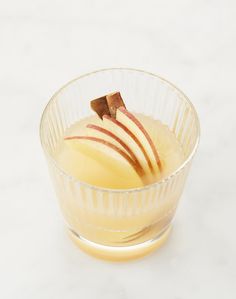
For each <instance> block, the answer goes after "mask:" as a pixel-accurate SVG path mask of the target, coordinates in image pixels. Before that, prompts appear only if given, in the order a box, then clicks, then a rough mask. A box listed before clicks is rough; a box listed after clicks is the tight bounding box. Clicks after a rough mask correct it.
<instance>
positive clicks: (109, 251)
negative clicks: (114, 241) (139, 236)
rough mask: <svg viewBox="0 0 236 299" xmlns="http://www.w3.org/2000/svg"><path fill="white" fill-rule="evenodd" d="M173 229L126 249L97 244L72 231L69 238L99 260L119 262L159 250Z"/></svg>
mask: <svg viewBox="0 0 236 299" xmlns="http://www.w3.org/2000/svg"><path fill="white" fill-rule="evenodd" d="M171 228H172V226H171V225H170V226H168V227H167V229H165V231H163V232H162V233H161V234H160V235H158V236H157V237H156V238H155V239H152V240H148V241H146V242H144V243H141V244H137V245H132V246H126V247H125V246H122V247H118V246H117V247H115V246H106V245H101V244H97V243H94V242H92V241H89V240H87V239H85V238H83V237H81V236H79V235H78V234H76V233H75V232H73V231H72V230H70V229H69V230H68V231H69V236H70V238H71V239H72V240H73V242H74V243H75V244H76V245H77V246H78V247H79V248H80V249H82V250H83V251H85V252H86V253H88V254H90V255H92V256H95V257H96V258H99V259H104V260H109V261H117V262H119V261H126V260H132V259H137V258H141V257H143V256H145V255H147V254H149V253H151V252H153V251H154V250H156V249H158V248H159V247H161V246H162V245H163V244H164V243H165V242H166V240H167V239H168V236H169V234H170V231H171Z"/></svg>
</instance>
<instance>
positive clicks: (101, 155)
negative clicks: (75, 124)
mask: <svg viewBox="0 0 236 299" xmlns="http://www.w3.org/2000/svg"><path fill="white" fill-rule="evenodd" d="M64 140H74V141H75V142H76V143H75V144H73V145H72V146H73V147H74V148H75V149H77V150H80V151H81V152H83V153H84V154H87V155H90V156H91V157H92V158H94V159H96V160H97V161H100V162H101V163H104V164H107V165H109V167H111V168H113V166H112V165H115V164H117V161H118V162H119V164H120V167H122V164H127V163H128V164H129V166H131V168H132V169H133V170H134V171H135V173H136V174H137V175H138V176H139V178H140V179H141V181H142V183H143V184H147V178H146V175H145V172H144V170H143V168H142V167H141V165H140V164H138V163H136V162H135V161H134V160H133V159H132V158H131V157H130V156H129V155H128V154H127V153H126V152H125V151H124V150H122V149H121V148H119V147H117V146H116V145H114V144H113V143H111V142H109V141H106V140H105V139H102V138H97V137H94V136H69V137H65V138H64ZM126 169H127V167H126Z"/></svg>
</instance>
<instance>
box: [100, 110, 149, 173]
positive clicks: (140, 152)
mask: <svg viewBox="0 0 236 299" xmlns="http://www.w3.org/2000/svg"><path fill="white" fill-rule="evenodd" d="M117 111H118V110H117ZM103 124H104V127H105V128H106V129H107V130H109V131H110V132H113V133H114V134H115V135H116V136H119V138H120V139H121V140H122V141H123V142H124V143H126V144H128V145H129V147H130V149H131V150H132V152H133V153H134V155H135V156H136V157H137V159H138V161H139V163H140V164H141V166H142V167H143V169H144V171H145V173H146V174H147V175H150V173H151V174H152V173H153V167H152V164H151V161H150V159H149V157H148V155H147V153H146V150H145V148H144V146H143V145H142V143H141V142H140V141H139V140H138V138H137V137H136V136H135V135H134V134H133V133H132V132H131V131H130V130H129V129H128V128H127V127H126V126H125V125H123V124H122V123H121V122H119V121H118V120H116V119H114V118H112V117H109V116H108V115H104V116H103Z"/></svg>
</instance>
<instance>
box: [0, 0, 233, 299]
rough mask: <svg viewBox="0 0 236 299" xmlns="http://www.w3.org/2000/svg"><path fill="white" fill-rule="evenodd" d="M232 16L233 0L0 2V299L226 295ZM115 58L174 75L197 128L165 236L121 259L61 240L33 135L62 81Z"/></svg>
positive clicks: (229, 280) (229, 279) (229, 281)
mask: <svg viewBox="0 0 236 299" xmlns="http://www.w3.org/2000/svg"><path fill="white" fill-rule="evenodd" d="M235 14H236V2H235V1H234V0H232V1H230V0H228V1H227V0H225V1H217V0H214V1H213V0H212V1H211V0H196V1H194V0H181V1H178V0H176V1H175V0H173V1H168V0H163V1H161V0H156V1H155V0H153V1H151V0H145V1H138V0H136V1H119V0H117V1H112V0H100V1H92V0H86V1H85V0H84V1H82V0H77V1H69V0H68V1H62V0H61V1H49V0H36V1H32V0H29V1H27V0H21V1H17V0H16V1H10V0H8V1H3V0H1V1H0V138H1V141H0V142H1V147H0V167H1V171H0V298H2V299H13V298H16V299H21V298H22V299H53V298H57V299H74V298H76V299H77V298H81V299H90V298H96V299H100V298H101V299H108V298H113V299H127V298H135V299H141V298H161V299H189V298H191V299H195V298H201V299H202V298H203V299H205V298H207V299H208V298H214V299H218V298H219V299H221V298H227V299H233V298H236V233H235V230H236V216H235V213H236V175H235V172H236V171H235V169H236V158H235V155H236V142H235V132H236V102H235V101H236V98H235V95H236V93H235V89H236V87H235V86H236V84H235V81H236V74H235V73H236V72H235V69H236V59H235V54H236V20H235ZM114 66H127V67H135V68H141V69H144V70H148V71H151V72H154V73H157V74H160V75H162V76H163V77H166V78H167V79H169V80H170V81H172V82H173V83H175V84H176V85H177V86H179V87H180V88H181V89H182V90H184V91H185V93H186V94H187V95H188V96H189V97H190V99H191V100H192V102H193V103H194V105H195V106H196V109H197V111H198V112H199V116H200V121H201V128H202V136H201V144H200V148H199V151H198V155H197V157H196V159H195V161H194V164H193V167H192V171H191V175H190V177H189V179H188V182H187V187H186V189H185V192H184V195H183V197H182V201H181V203H180V207H179V209H178V213H177V217H176V221H175V226H174V230H173V232H172V235H171V237H170V239H169V241H168V242H167V244H166V245H165V246H164V247H163V248H161V249H160V250H159V251H157V252H155V253H154V254H152V255H150V256H148V257H146V258H144V259H142V260H138V261H134V262H130V263H119V264H113V263H106V262H103V261H100V260H96V259H94V258H92V257H90V256H87V255H86V254H84V253H82V252H81V251H80V250H78V249H77V248H76V247H75V245H74V244H72V242H71V241H70V240H69V239H68V237H67V235H66V233H65V230H64V225H63V221H62V217H61V214H60V211H59V208H58V206H57V201H56V198H55V195H54V192H53V189H52V186H51V183H50V180H49V176H48V172H47V167H46V162H45V160H44V157H43V153H42V150H41V147H40V142H39V135H38V127H39V120H40V115H41V113H42V110H43V108H44V106H45V105H46V103H47V101H48V99H49V98H50V96H51V95H52V94H53V93H54V92H55V91H56V90H57V89H58V88H59V87H60V86H61V85H63V84H64V83H66V82H67V81H69V80H70V79H72V78H74V77H76V76H78V75H81V74H83V73H85V72H89V71H92V70H95V69H99V68H104V67H114Z"/></svg>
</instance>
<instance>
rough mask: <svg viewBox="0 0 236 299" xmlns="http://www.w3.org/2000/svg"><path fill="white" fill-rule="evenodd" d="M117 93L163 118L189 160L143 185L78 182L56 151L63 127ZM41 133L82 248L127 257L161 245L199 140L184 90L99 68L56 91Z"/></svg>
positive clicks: (100, 254) (131, 104)
mask: <svg viewBox="0 0 236 299" xmlns="http://www.w3.org/2000/svg"><path fill="white" fill-rule="evenodd" d="M114 91H120V92H121V94H122V96H123V98H124V99H125V102H126V105H127V107H129V110H131V111H133V112H137V113H140V112H141V113H143V114H144V115H146V116H150V117H152V118H154V119H158V120H160V121H161V122H162V123H163V124H165V125H167V126H168V127H169V129H170V130H171V131H172V132H173V133H174V135H175V136H176V138H177V140H178V141H179V143H180V144H181V147H182V149H183V152H184V161H183V163H182V164H181V165H180V166H179V168H178V169H176V170H175V171H174V172H173V173H171V174H170V175H169V176H168V177H166V178H164V179H162V180H161V181H159V182H156V183H153V184H150V185H147V186H144V187H141V188H133V189H107V188H99V187H95V186H93V185H89V184H87V183H85V182H82V181H79V180H78V179H76V178H75V177H73V176H71V175H70V174H69V173H66V172H65V171H64V170H63V169H61V168H60V166H59V165H58V163H57V161H56V159H55V153H56V151H57V147H58V144H59V143H60V142H61V140H62V139H63V137H64V134H65V131H66V129H67V128H69V127H70V126H71V125H73V124H74V123H75V122H77V121H78V120H80V119H82V118H85V117H87V116H89V115H91V109H90V105H89V102H90V100H91V99H94V98H97V97H99V96H101V95H104V94H108V93H111V92H114ZM156 134H158V132H156ZM40 137H41V143H42V147H43V150H44V152H45V155H46V159H47V162H48V166H49V171H50V174H51V178H52V180H53V183H54V187H55V191H56V195H57V197H58V200H59V204H60V207H61V211H62V214H63V216H64V219H65V223H66V226H67V228H68V232H69V234H70V236H71V238H72V239H73V240H74V242H75V243H76V244H77V245H78V246H79V247H80V248H82V249H83V250H85V251H86V252H88V253H90V254H92V255H95V256H97V257H100V258H104V259H110V260H127V259H132V258H137V257H141V256H143V255H145V254H147V253H149V252H151V251H153V250H154V249H156V248H158V247H159V246H160V245H161V244H162V243H164V241H165V240H166V239H167V237H168V234H169V232H170V228H171V224H172V220H173V218H174V215H175V212H176V208H177V206H178V202H179V198H180V196H181V194H182V191H183V188H184V185H185V181H186V177H187V175H188V172H189V168H190V165H191V162H192V159H193V156H194V154H195V152H196V149H197V146H198V141H199V121H198V117H197V114H196V111H195V109H194V107H193V105H192V104H191V102H190V101H189V99H188V98H187V97H186V96H185V95H184V94H183V92H181V91H180V90H179V89H178V88H177V87H175V86H174V85H173V84H172V83H170V82H168V81H167V80H165V79H163V78H161V77H159V76H157V75H154V74H151V73H148V72H145V71H141V70H135V69H127V68H112V69H103V70H99V71H95V72H92V73H89V74H86V75H83V76H81V77H79V78H77V79H75V80H72V81H71V82H69V83H68V84H66V85H65V86H63V87H62V88H61V89H60V90H59V91H58V92H56V93H55V94H54V95H53V97H52V98H51V100H50V101H49V103H48V104H47V106H46V108H45V110H44V112H43V115H42V119H41V125H40Z"/></svg>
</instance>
